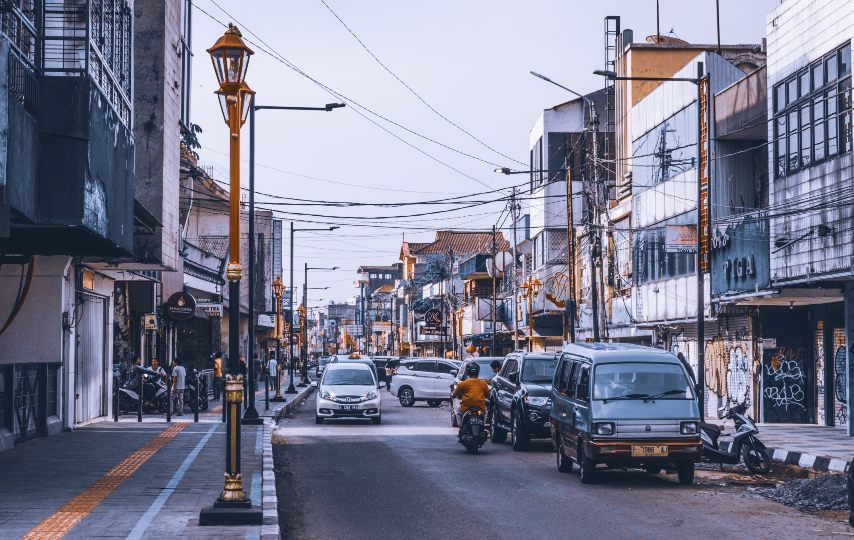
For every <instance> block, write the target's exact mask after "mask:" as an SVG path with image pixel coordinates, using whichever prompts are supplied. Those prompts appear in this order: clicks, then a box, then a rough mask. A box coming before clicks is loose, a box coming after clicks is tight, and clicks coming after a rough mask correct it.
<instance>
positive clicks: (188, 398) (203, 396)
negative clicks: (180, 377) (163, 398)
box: [184, 369, 208, 411]
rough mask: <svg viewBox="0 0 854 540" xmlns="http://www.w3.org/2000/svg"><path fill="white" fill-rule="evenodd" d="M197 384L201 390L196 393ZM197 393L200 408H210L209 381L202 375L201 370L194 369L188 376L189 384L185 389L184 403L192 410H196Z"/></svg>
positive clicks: (202, 409)
mask: <svg viewBox="0 0 854 540" xmlns="http://www.w3.org/2000/svg"><path fill="white" fill-rule="evenodd" d="M196 385H198V386H199V392H198V394H196ZM196 395H198V396H199V410H200V411H206V410H208V382H207V380H206V379H205V378H204V377H202V376H201V374H200V373H199V370H197V369H193V371H192V372H190V374H189V376H188V377H187V386H186V388H185V389H184V404H185V405H187V406H188V407H190V409H192V410H196Z"/></svg>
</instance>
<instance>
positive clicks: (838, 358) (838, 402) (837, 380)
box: [833, 345, 848, 425]
mask: <svg viewBox="0 0 854 540" xmlns="http://www.w3.org/2000/svg"><path fill="white" fill-rule="evenodd" d="M845 357H846V351H845V346H844V345H843V346H841V347H837V348H836V353H835V354H834V355H833V399H834V402H835V410H834V417H835V419H836V425H844V424H846V423H847V422H848V389H847V386H848V377H846V374H845V372H846V366H845Z"/></svg>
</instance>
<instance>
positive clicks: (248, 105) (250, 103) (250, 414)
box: [241, 82, 345, 424]
mask: <svg viewBox="0 0 854 540" xmlns="http://www.w3.org/2000/svg"><path fill="white" fill-rule="evenodd" d="M241 90H242V91H243V93H244V94H245V95H246V96H247V97H248V98H249V99H245V100H243V101H242V103H243V107H242V110H241V115H242V117H243V120H244V121H246V114H247V113H248V114H249V352H248V356H249V359H250V362H249V405H248V406H247V407H246V413H245V414H244V415H243V423H244V424H260V423H261V420H262V419H261V417H260V416H259V415H258V411H257V410H256V409H255V380H256V379H255V365H254V364H255V320H254V319H255V111H258V110H263V109H274V110H286V111H326V112H330V111H332V110H334V109H340V108H341V107H344V106H345V105H344V104H343V103H327V104H326V105H325V106H323V107H285V106H279V105H256V104H255V92H252V90H250V89H249V87H248V86H247V85H246V83H245V82H243V83H242V86H241ZM291 226H293V225H291ZM291 240H293V238H291ZM293 281H294V280H293V270H291V286H293ZM291 308H293V303H291ZM280 311H281V310H280ZM290 324H293V321H291V322H290ZM279 340H281V336H279ZM277 346H278V341H277ZM276 363H277V365H278V366H279V367H278V368H277V369H281V366H282V360H281V357H280V356H279V354H278V351H277V353H276ZM278 380H279V379H278V374H277V377H276V381H277V382H278ZM280 387H281V384H277V386H276V397H275V398H274V401H284V400H283V399H282V395H281V388H280ZM291 389H293V384H291V386H290V387H288V390H291ZM294 392H296V390H294Z"/></svg>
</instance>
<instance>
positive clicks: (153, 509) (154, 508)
mask: <svg viewBox="0 0 854 540" xmlns="http://www.w3.org/2000/svg"><path fill="white" fill-rule="evenodd" d="M217 427H218V426H217V425H216V424H214V425H212V426H211V427H210V429H208V431H207V433H206V434H205V436H204V437H202V439H201V440H200V441H199V442H198V443H197V444H196V447H195V448H193V450H192V451H191V452H190V454H189V455H188V456H187V457H186V458H185V459H184V462H183V463H181V466H180V467H178V470H177V471H175V474H173V475H172V478H171V479H170V480H169V483H168V484H166V487H164V488H163V489H161V490H160V493H159V494H158V495H157V498H156V499H154V502H152V503H151V506H149V507H148V510H146V511H145V513H144V514H143V515H142V517H141V518H139V521H137V522H136V526H134V528H133V530H132V531H131V532H130V534H129V535H128V538H132V539H133V540H137V539H138V538H142V535H143V533H145V531H146V530H148V527H149V526H150V525H151V522H152V521H154V518H155V517H157V514H158V513H159V512H160V509H161V508H163V505H165V504H166V501H167V500H168V499H169V496H170V495H172V493H174V491H175V488H177V487H178V484H180V483H181V479H182V478H184V474H185V473H186V472H187V469H189V468H190V465H192V464H193V462H194V461H195V460H196V456H198V455H199V452H201V451H202V448H204V447H205V445H206V444H207V443H208V441H209V440H210V438H211V436H212V435H213V434H214V431H216V428H217Z"/></svg>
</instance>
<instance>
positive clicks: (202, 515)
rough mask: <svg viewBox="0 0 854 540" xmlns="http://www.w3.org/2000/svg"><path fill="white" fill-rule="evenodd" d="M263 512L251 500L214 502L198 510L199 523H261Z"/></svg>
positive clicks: (203, 524) (206, 524)
mask: <svg viewBox="0 0 854 540" xmlns="http://www.w3.org/2000/svg"><path fill="white" fill-rule="evenodd" d="M263 520H264V513H263V511H262V510H261V508H260V507H258V506H252V501H249V500H246V501H238V502H219V501H217V502H215V503H213V504H212V505H211V506H206V507H204V508H202V509H201V511H200V512H199V525H201V526H203V527H204V526H210V525H261V524H262V522H263Z"/></svg>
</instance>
